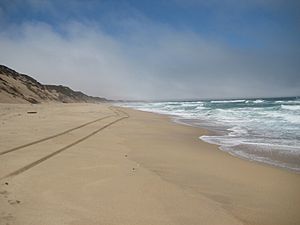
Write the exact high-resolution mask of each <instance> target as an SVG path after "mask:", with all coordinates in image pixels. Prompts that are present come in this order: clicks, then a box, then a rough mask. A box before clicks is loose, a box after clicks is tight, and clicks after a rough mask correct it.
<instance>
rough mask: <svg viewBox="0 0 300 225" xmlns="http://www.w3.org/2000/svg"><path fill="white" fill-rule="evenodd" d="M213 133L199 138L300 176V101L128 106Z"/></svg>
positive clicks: (253, 100)
mask: <svg viewBox="0 0 300 225" xmlns="http://www.w3.org/2000/svg"><path fill="white" fill-rule="evenodd" d="M119 105H121V106H125V107H131V108H134V109H138V110H142V111H148V112H155V113H160V114H167V115H170V116H171V117H172V118H173V120H174V121H175V122H177V123H184V124H187V125H191V126H197V127H201V128H205V129H208V130H210V131H212V134H213V135H209V136H200V137H199V138H200V139H201V140H203V141H206V142H208V143H211V144H216V145H219V149H220V150H222V151H225V152H228V153H229V154H232V155H234V156H237V157H240V158H243V159H247V160H253V161H258V162H262V163H267V164H270V165H273V166H278V167H282V168H286V169H289V170H293V171H296V172H300V98H299V97H291V98H272V99H271V98H268V99H234V100H201V101H169V102H127V103H120V104H119Z"/></svg>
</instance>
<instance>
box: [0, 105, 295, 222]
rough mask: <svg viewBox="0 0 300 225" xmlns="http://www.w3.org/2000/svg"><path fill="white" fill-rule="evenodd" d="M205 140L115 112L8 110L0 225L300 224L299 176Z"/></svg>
mask: <svg viewBox="0 0 300 225" xmlns="http://www.w3.org/2000/svg"><path fill="white" fill-rule="evenodd" d="M29 111H30V112H37V113H27V112H29ZM204 133H206V131H205V130H201V129H198V128H193V127H188V126H183V125H178V124H174V123H173V122H171V121H170V120H169V119H168V118H167V117H165V116H161V115H156V114H152V113H145V112H138V111H134V110H130V109H123V108H122V109H119V110H117V109H116V108H112V107H109V105H95V104H94V105H93V104H43V105H25V104H23V105H22V104H19V105H13V104H1V105H0V152H2V154H1V153H0V177H1V180H0V224H1V225H7V224H9V225H13V224H20V225H29V224H30V225H44V224H45V225H46V224H48V225H61V224H70V225H94V224H95V225H96V224H97V225H100V224H103V225H112V224H119V225H135V224H136V225H160V224H161V225H169V224H170V225H176V224H183V225H189V224H212V225H218V224H222V225H223V224H225V225H226V224H228V225H234V224H270V225H276V224H278V225H279V224H280V225H282V224H288V225H292V224H295V225H296V224H300V175H299V174H295V173H292V172H289V171H285V170H282V169H278V168H273V167H270V166H266V165H262V164H257V163H254V162H249V161H244V160H241V159H238V158H235V157H232V156H231V155H229V154H227V153H225V152H222V151H220V150H218V149H217V146H214V145H210V144H207V143H204V142H202V141H200V140H199V139H198V137H199V136H200V135H202V134H204ZM18 146H20V147H18Z"/></svg>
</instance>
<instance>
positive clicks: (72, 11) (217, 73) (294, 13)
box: [0, 0, 300, 100]
mask: <svg viewBox="0 0 300 225" xmlns="http://www.w3.org/2000/svg"><path fill="white" fill-rule="evenodd" d="M299 11H300V1H298V0H252V1H247V0H211V1H208V0H147V1H146V0H118V1H117V0H110V1H108V0H98V1H96V0H86V1H83V0H82V1H79V0H64V1H60V0H52V1H46V0H0V27H1V29H0V64H3V65H6V66H8V67H10V68H12V69H15V70H16V71H18V72H21V73H25V74H28V75H30V76H32V77H34V78H35V79H37V80H38V81H40V82H41V83H45V84H62V85H67V86H70V87H71V88H73V89H75V90H81V91H83V92H85V93H87V94H89V95H94V96H100V97H106V98H109V99H115V100H118V99H122V100H175V99H207V98H209V99H223V98H246V97H279V96H299V95H300V13H299Z"/></svg>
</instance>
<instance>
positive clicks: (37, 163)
mask: <svg viewBox="0 0 300 225" xmlns="http://www.w3.org/2000/svg"><path fill="white" fill-rule="evenodd" d="M117 111H119V112H122V113H123V114H124V116H123V117H121V118H119V119H116V120H114V121H112V122H110V123H108V124H106V125H104V126H102V127H100V128H99V129H97V130H95V131H93V132H92V133H90V134H88V135H86V136H84V137H82V138H80V139H78V140H77V141H75V142H72V143H71V144H69V145H67V146H65V147H63V148H60V149H59V150H57V151H55V152H52V153H51V154H48V155H46V156H44V157H42V158H40V159H38V160H36V161H34V162H32V163H30V164H27V165H26V166H23V167H21V168H19V169H17V170H15V171H14V172H11V173H9V174H7V175H5V176H3V177H1V178H0V180H3V179H5V178H10V177H13V176H16V175H18V174H21V173H23V172H25V171H27V170H29V169H31V168H33V167H35V166H37V165H39V164H40V163H42V162H44V161H46V160H48V159H50V158H52V157H54V156H56V155H58V154H59V153H61V152H63V151H66V150H67V149H69V148H71V147H72V146H74V145H77V144H79V143H80V142H83V141H85V140H86V139H88V138H90V137H91V136H93V135H95V134H97V133H99V132H100V131H102V130H104V129H105V128H107V127H109V126H111V125H113V124H115V123H117V122H119V121H121V120H124V119H127V118H129V115H128V114H127V113H125V112H123V111H121V110H118V109H117Z"/></svg>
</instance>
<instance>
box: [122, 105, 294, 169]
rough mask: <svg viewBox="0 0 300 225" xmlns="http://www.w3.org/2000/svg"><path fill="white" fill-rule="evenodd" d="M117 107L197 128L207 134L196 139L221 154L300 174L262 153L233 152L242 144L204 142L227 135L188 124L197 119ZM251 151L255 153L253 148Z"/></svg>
mask: <svg viewBox="0 0 300 225" xmlns="http://www.w3.org/2000/svg"><path fill="white" fill-rule="evenodd" d="M119 107H123V108H130V109H133V110H138V111H141V112H148V113H154V114H158V115H162V116H167V117H168V118H169V119H170V120H171V121H172V122H174V123H176V124H180V125H185V126H190V127H195V128H199V129H204V130H206V131H207V132H206V134H205V135H201V136H199V137H198V138H199V140H200V141H203V142H206V143H209V144H212V145H215V146H218V149H219V150H220V151H222V152H225V153H227V154H229V155H232V156H234V157H237V158H239V159H241V160H246V161H250V162H256V163H258V164H263V165H268V166H271V167H275V168H279V169H283V170H286V171H289V172H292V173H296V174H300V168H299V167H291V165H288V164H287V163H286V162H283V161H278V159H277V160H276V159H271V158H268V157H264V156H263V154H262V153H260V154H257V155H255V154H254V155H253V156H250V155H249V156H245V154H247V153H245V152H243V151H242V152H240V151H237V152H235V151H234V150H233V149H234V148H237V149H242V150H247V148H246V146H244V147H242V145H244V144H238V145H232V146H226V145H222V144H219V143H215V142H213V141H210V140H205V137H208V138H213V137H219V136H228V134H227V133H226V132H225V131H224V130H222V131H221V130H214V128H212V127H209V126H205V125H203V124H201V122H200V123H197V124H193V123H192V122H189V121H196V122H199V121H198V120H197V119H187V118H183V117H180V116H179V115H172V114H167V113H162V112H152V111H147V110H140V109H135V108H132V107H127V106H119ZM201 121H202V122H205V120H201ZM228 132H229V131H228ZM203 137H204V138H203ZM247 144H248V145H250V146H251V145H255V144H250V143H247ZM260 145H261V146H269V145H268V144H261V143H260ZM247 147H249V146H247ZM287 147H288V146H287ZM252 150H253V151H256V150H255V149H254V148H253V149H252ZM275 153H276V154H279V153H277V152H275ZM250 154H252V153H251V152H250ZM283 156H284V155H281V156H279V155H278V156H277V157H278V158H279V159H280V158H281V157H283ZM253 157H254V158H253Z"/></svg>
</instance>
